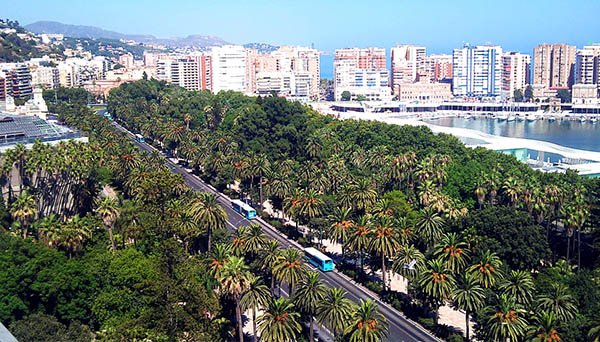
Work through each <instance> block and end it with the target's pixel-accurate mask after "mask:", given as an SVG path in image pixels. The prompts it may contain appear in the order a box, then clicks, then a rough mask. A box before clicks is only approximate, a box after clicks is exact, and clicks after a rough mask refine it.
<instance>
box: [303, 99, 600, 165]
mask: <svg viewBox="0 0 600 342" xmlns="http://www.w3.org/2000/svg"><path fill="white" fill-rule="evenodd" d="M314 108H316V109H317V110H318V111H319V112H321V113H324V114H329V115H333V116H334V117H336V118H339V119H342V120H343V119H359V120H376V121H382V122H386V123H390V124H398V125H422V126H427V127H428V128H429V129H431V130H432V131H433V132H434V133H446V134H452V135H454V136H456V137H457V138H459V139H460V140H461V141H462V142H463V143H464V144H465V145H466V146H468V147H472V148H476V147H485V148H488V149H492V150H495V151H499V152H502V153H506V154H511V155H513V156H515V157H516V158H517V159H518V160H520V161H522V162H524V163H526V164H527V165H529V166H530V167H532V168H533V169H538V170H540V171H543V172H566V171H567V170H573V171H576V172H578V173H579V174H580V175H582V176H587V177H599V176H600V144H599V143H598V142H597V138H596V137H597V136H598V134H600V124H598V120H600V113H596V112H597V110H596V108H595V107H592V106H583V107H582V106H571V107H570V109H569V110H562V111H544V110H542V109H541V108H540V107H539V105H537V104H526V105H525V106H524V107H516V106H514V105H513V106H506V105H501V104H493V105H486V106H484V105H481V104H479V105H471V104H469V105H465V104H462V103H454V104H448V103H447V104H445V105H436V104H427V105H425V104H415V103H413V104H403V103H369V104H365V103H364V102H363V103H356V102H354V103H352V102H349V103H335V104H334V105H331V104H329V105H328V106H327V105H324V104H320V105H318V106H315V107H314ZM507 108H509V109H512V110H506V109H507Z"/></svg>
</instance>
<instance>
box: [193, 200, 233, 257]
mask: <svg viewBox="0 0 600 342" xmlns="http://www.w3.org/2000/svg"><path fill="white" fill-rule="evenodd" d="M189 214H190V215H191V216H192V217H193V218H194V220H196V222H197V223H198V225H200V227H202V228H203V229H206V232H207V235H208V242H207V251H208V254H210V251H211V244H212V232H213V230H220V229H225V224H226V222H227V212H226V211H225V208H223V206H222V205H220V204H219V203H218V202H217V198H216V197H215V195H214V194H211V193H207V192H201V193H199V194H198V195H197V196H195V197H194V198H193V199H192V200H191V202H190V204H189Z"/></svg>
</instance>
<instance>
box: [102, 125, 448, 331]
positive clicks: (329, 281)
mask: <svg viewBox="0 0 600 342" xmlns="http://www.w3.org/2000/svg"><path fill="white" fill-rule="evenodd" d="M113 125H114V126H115V127H116V128H117V129H119V130H121V131H122V132H124V133H126V134H128V135H129V136H130V137H131V138H132V139H133V137H134V136H133V134H132V133H131V132H129V131H127V130H126V129H125V128H124V127H122V126H121V125H119V124H118V123H116V122H113ZM134 143H135V144H136V145H137V147H138V148H140V149H141V150H143V151H146V152H148V153H152V152H155V151H158V150H156V149H155V148H154V147H152V146H150V145H149V144H147V143H139V142H137V141H134ZM165 163H166V165H167V167H168V168H169V169H170V170H171V171H172V172H174V173H178V174H181V175H182V176H183V178H184V180H185V183H186V184H187V185H188V186H189V187H191V188H192V189H194V190H197V191H198V190H199V191H204V192H210V193H213V194H215V195H216V196H217V200H218V202H219V203H220V204H222V205H223V207H224V208H225V210H226V211H227V214H228V225H229V226H230V228H234V229H237V227H240V226H248V225H250V224H252V223H256V224H259V225H260V226H261V227H262V228H263V232H264V233H265V234H266V235H267V236H268V237H269V238H271V239H273V240H276V241H277V242H279V244H280V245H281V246H282V247H284V248H287V247H294V248H298V249H300V250H302V249H303V247H302V246H300V245H299V244H298V243H296V242H295V241H292V240H288V239H287V238H286V237H285V236H284V235H282V234H281V233H280V232H279V231H277V229H275V228H274V227H272V226H271V225H269V224H267V223H266V222H265V221H263V220H262V219H260V218H259V219H256V220H252V222H250V221H248V220H246V219H245V218H244V217H243V216H241V215H240V214H238V213H237V212H235V211H234V210H233V209H232V207H231V202H230V199H229V198H228V197H227V196H225V195H224V194H222V193H220V192H218V191H217V190H216V189H214V188H213V187H212V186H210V185H208V184H206V183H204V182H203V181H202V180H201V179H200V178H199V177H197V176H195V175H192V174H189V173H188V172H187V171H186V170H185V169H184V168H183V167H181V166H179V165H177V164H175V163H173V162H172V161H171V160H169V159H167V158H165ZM320 273H321V278H322V280H323V282H324V283H325V284H326V285H328V286H330V287H338V288H343V289H344V290H345V291H347V292H348V295H347V297H348V298H349V299H350V300H352V301H354V302H356V303H358V300H359V299H368V298H370V299H373V300H375V301H376V302H377V304H378V306H379V311H380V312H381V314H383V315H384V316H385V317H386V318H387V320H388V323H389V330H388V338H387V341H389V342H412V341H441V340H440V339H438V338H436V337H434V336H433V335H431V334H430V333H429V332H428V331H426V330H425V329H424V328H422V327H421V326H420V325H418V324H417V323H415V322H413V321H410V320H409V319H407V318H406V317H404V315H403V314H402V313H400V312H399V311H397V310H395V309H394V308H392V307H391V306H390V305H388V304H386V303H384V302H382V301H381V300H379V298H378V297H377V295H376V294H374V293H372V292H370V291H369V290H367V289H366V288H364V287H362V286H360V285H358V284H356V283H354V282H353V281H352V280H350V278H348V277H347V276H345V275H343V274H341V273H340V272H337V271H334V272H320Z"/></svg>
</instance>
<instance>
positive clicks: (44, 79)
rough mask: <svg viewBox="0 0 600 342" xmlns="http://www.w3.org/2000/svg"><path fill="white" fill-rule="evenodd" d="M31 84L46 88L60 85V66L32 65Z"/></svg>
mask: <svg viewBox="0 0 600 342" xmlns="http://www.w3.org/2000/svg"><path fill="white" fill-rule="evenodd" d="M31 84H32V85H34V86H41V87H42V88H45V89H54V88H58V87H59V86H60V73H59V71H58V68H56V67H50V66H32V67H31Z"/></svg>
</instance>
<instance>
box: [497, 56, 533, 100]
mask: <svg viewBox="0 0 600 342" xmlns="http://www.w3.org/2000/svg"><path fill="white" fill-rule="evenodd" d="M530 70H531V56H529V55H527V54H522V53H519V52H506V53H504V55H503V56H502V97H503V98H505V99H512V98H514V93H515V91H516V90H520V91H521V92H522V93H525V88H526V87H527V85H528V84H529V83H530V78H531V72H530Z"/></svg>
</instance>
